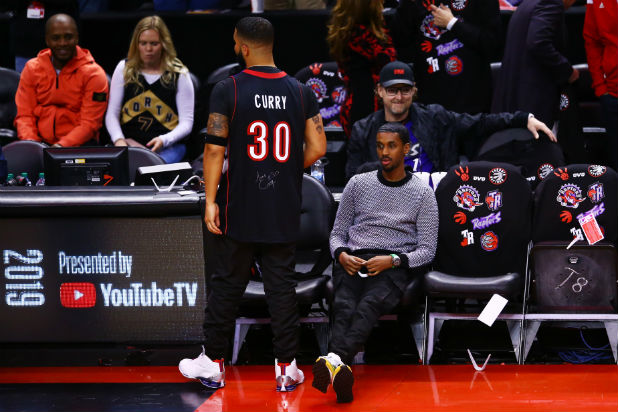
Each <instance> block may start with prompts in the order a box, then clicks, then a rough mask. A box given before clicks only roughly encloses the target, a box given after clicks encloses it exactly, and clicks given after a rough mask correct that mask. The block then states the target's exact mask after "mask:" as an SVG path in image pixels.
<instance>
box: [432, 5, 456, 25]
mask: <svg viewBox="0 0 618 412" xmlns="http://www.w3.org/2000/svg"><path fill="white" fill-rule="evenodd" d="M430 7H431V14H432V15H433V22H434V23H435V25H436V26H438V27H440V28H442V29H445V28H446V26H447V25H448V22H449V21H451V20H452V19H453V17H454V16H453V13H452V12H451V9H449V8H448V7H447V6H445V5H444V4H440V7H439V8H438V7H436V6H435V5H434V4H432V5H431V6H430Z"/></svg>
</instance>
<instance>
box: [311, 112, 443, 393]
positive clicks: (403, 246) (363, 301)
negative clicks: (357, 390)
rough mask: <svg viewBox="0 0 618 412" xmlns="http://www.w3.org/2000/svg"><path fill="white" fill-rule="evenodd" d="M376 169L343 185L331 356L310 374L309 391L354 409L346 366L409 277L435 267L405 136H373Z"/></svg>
mask: <svg viewBox="0 0 618 412" xmlns="http://www.w3.org/2000/svg"><path fill="white" fill-rule="evenodd" d="M376 143H377V147H376V148H377V154H378V158H379V159H380V165H381V169H380V170H378V171H377V172H376V171H372V172H368V173H363V174H359V175H355V176H354V177H353V178H352V179H351V180H350V181H349V182H348V184H347V185H346V187H345V189H344V191H343V195H342V197H341V202H340V204H339V209H338V211H337V217H336V219H335V225H334V227H333V231H332V233H331V236H330V250H331V253H332V254H333V257H334V258H335V260H336V261H337V262H338V263H339V264H338V265H336V267H335V269H334V272H333V280H334V284H335V299H334V302H333V315H334V318H333V319H334V320H333V324H332V325H331V329H332V336H331V340H330V344H329V350H330V353H329V354H328V355H326V356H320V357H319V358H318V359H317V361H316V363H315V364H314V366H313V386H314V387H315V388H316V389H318V390H320V391H322V392H324V393H326V390H327V388H328V385H329V384H331V383H332V385H333V389H334V390H335V392H336V394H337V402H351V401H352V399H353V395H352V385H353V383H354V377H353V375H352V370H351V369H350V367H349V366H348V365H349V364H350V363H351V362H352V359H353V358H354V355H356V353H357V352H358V350H359V349H360V348H361V347H362V345H364V343H365V341H366V340H367V338H368V336H369V333H370V332H371V329H372V328H373V326H374V324H375V323H376V321H377V320H378V318H379V317H380V316H381V315H383V314H385V313H388V312H390V311H391V310H392V309H393V308H394V307H395V306H396V305H397V304H398V303H399V301H400V299H401V296H402V295H403V291H404V290H405V287H406V285H407V284H408V282H409V279H410V276H420V273H419V272H420V271H421V268H422V267H423V266H426V265H428V264H429V263H431V261H432V260H433V257H434V254H435V251H436V242H437V233H438V206H437V204H436V198H435V196H434V193H433V191H432V190H431V188H430V187H429V186H427V185H426V184H425V183H423V182H422V181H421V180H420V179H418V178H417V177H415V176H413V175H412V174H411V173H410V172H408V171H406V170H405V168H404V166H405V164H404V156H405V154H406V153H408V151H409V150H410V138H409V133H408V129H407V128H406V127H405V126H404V125H402V124H401V123H385V124H384V125H382V126H381V127H380V128H379V129H378V133H377V138H376Z"/></svg>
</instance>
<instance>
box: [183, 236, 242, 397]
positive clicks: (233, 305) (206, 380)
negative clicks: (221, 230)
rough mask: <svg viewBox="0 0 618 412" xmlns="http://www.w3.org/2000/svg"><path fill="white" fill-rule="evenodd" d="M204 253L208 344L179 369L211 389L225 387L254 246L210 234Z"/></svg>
mask: <svg viewBox="0 0 618 412" xmlns="http://www.w3.org/2000/svg"><path fill="white" fill-rule="evenodd" d="M205 254H206V285H207V286H206V292H207V299H206V302H207V305H206V315H205V320H204V338H205V347H204V350H203V352H202V353H201V354H200V355H199V356H198V357H197V358H195V359H183V360H181V361H180V363H179V364H178V369H179V370H180V373H181V374H182V375H183V376H185V377H187V378H190V379H199V380H200V382H202V384H203V385H205V386H207V387H208V388H211V389H217V388H222V387H224V386H225V367H224V363H223V358H224V356H225V354H226V353H227V348H228V344H229V341H230V337H231V334H232V331H233V329H234V320H235V317H236V313H237V310H238V303H239V301H240V298H241V297H242V294H243V292H244V290H245V287H246V285H247V282H248V281H249V267H250V265H251V261H252V257H253V249H252V247H251V245H249V244H244V243H239V242H235V241H233V240H231V239H229V238H227V237H225V236H216V235H213V234H211V233H207V234H206V251H205Z"/></svg>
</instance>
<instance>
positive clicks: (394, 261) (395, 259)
mask: <svg viewBox="0 0 618 412" xmlns="http://www.w3.org/2000/svg"><path fill="white" fill-rule="evenodd" d="M391 262H392V264H393V269H395V268H398V267H399V265H401V258H400V257H399V256H397V255H396V254H394V253H391Z"/></svg>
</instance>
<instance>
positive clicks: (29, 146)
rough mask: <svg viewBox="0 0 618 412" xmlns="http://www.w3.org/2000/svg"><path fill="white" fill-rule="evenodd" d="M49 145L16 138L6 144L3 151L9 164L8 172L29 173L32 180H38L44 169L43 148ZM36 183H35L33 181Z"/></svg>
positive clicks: (15, 173) (16, 173)
mask: <svg viewBox="0 0 618 412" xmlns="http://www.w3.org/2000/svg"><path fill="white" fill-rule="evenodd" d="M46 147H49V146H48V145H47V144H45V143H42V142H35V141H33V140H16V141H14V142H11V143H9V144H7V145H6V146H4V147H3V148H2V151H3V152H4V157H6V162H7V166H8V172H9V173H13V174H14V175H19V174H21V173H23V172H26V173H28V178H29V179H30V181H31V182H36V181H37V179H38V178H39V173H41V172H42V171H43V149H44V148H46ZM33 184H34V183H33Z"/></svg>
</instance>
